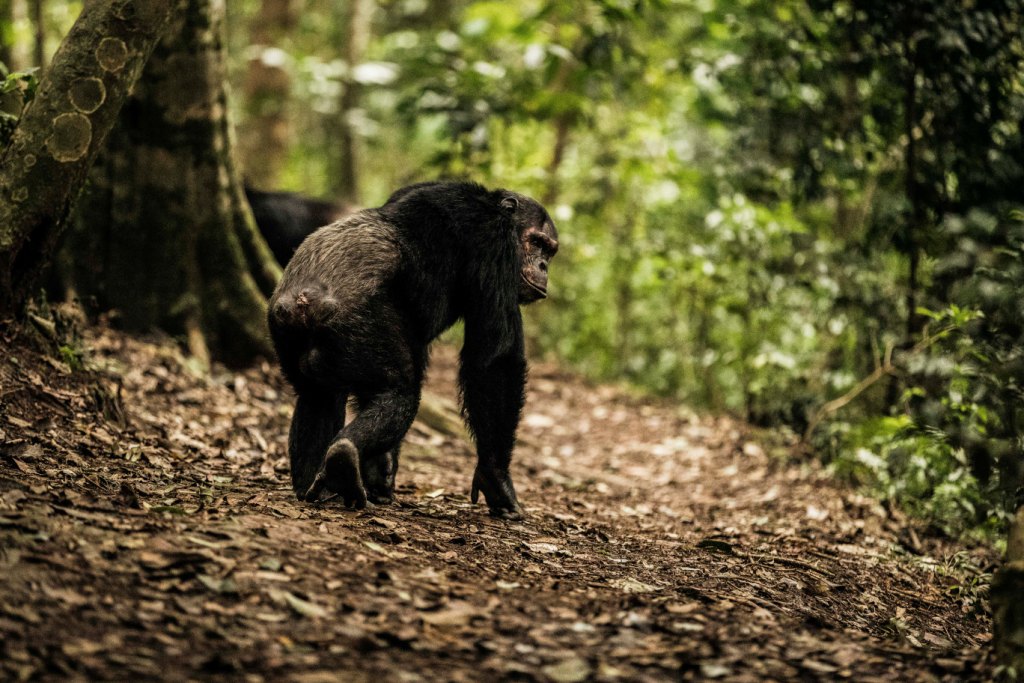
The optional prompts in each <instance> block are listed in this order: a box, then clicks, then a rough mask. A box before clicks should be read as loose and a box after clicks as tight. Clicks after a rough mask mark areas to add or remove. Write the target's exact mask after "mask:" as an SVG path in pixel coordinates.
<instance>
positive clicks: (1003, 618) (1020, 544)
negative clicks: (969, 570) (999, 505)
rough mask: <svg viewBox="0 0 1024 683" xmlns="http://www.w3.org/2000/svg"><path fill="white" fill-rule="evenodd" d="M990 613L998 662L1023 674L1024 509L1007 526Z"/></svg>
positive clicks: (993, 587) (993, 583) (994, 583)
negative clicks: (1008, 529)
mask: <svg viewBox="0 0 1024 683" xmlns="http://www.w3.org/2000/svg"><path fill="white" fill-rule="evenodd" d="M992 614H993V622H994V625H995V642H996V652H997V654H998V655H999V658H1000V660H1002V662H1003V663H1004V664H1005V665H1007V666H1010V667H1013V668H1014V669H1016V671H1017V675H1018V676H1019V675H1021V674H1024V507H1022V508H1021V509H1020V510H1018V511H1017V516H1016V517H1015V518H1014V521H1013V523H1012V524H1011V525H1010V535H1009V539H1008V541H1007V544H1006V562H1005V563H1004V564H1003V566H1002V567H1001V568H1000V569H999V571H998V572H997V573H996V576H995V578H994V580H993V581H992Z"/></svg>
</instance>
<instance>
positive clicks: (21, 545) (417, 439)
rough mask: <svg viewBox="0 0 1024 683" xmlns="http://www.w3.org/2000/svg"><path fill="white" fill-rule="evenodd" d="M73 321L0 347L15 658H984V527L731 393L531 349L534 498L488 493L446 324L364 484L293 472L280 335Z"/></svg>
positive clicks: (529, 671)
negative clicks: (821, 455) (827, 454)
mask: <svg viewBox="0 0 1024 683" xmlns="http://www.w3.org/2000/svg"><path fill="white" fill-rule="evenodd" d="M87 343H88V345H89V347H90V354H89V358H90V359H91V367H90V369H89V370H88V371H80V372H75V373H68V372H67V371H66V370H64V369H63V368H61V367H60V364H59V363H56V364H54V363H52V362H51V361H52V359H51V358H48V357H47V356H46V355H45V354H42V353H40V352H38V351H36V350H34V348H33V347H32V346H30V345H28V344H25V343H22V342H20V341H19V340H17V339H8V340H7V344H6V346H7V351H8V353H7V354H6V355H5V356H4V357H3V358H0V576H2V577H3V578H2V580H0V678H4V679H30V678H44V679H65V678H90V679H104V680H107V679H114V680H124V679H135V678H144V679H147V680H150V679H151V680H182V679H196V678H207V677H211V676H216V677H218V678H225V679H243V678H244V679H246V680H267V681H277V680H293V681H319V680H336V679H338V678H345V679H348V680H363V679H366V680H370V679H371V678H380V679H383V680H404V681H415V680H426V681H430V680H438V679H445V680H452V681H478V680H513V679H514V680H522V679H527V680H546V681H556V682H563V683H570V682H573V681H585V680H599V681H613V680H665V679H667V680H696V679H705V678H711V679H723V680H749V681H757V680H764V679H791V678H802V679H810V680H837V679H849V680H858V681H871V680H893V679H901V680H963V679H965V678H987V677H990V676H991V675H992V669H991V662H990V659H989V656H988V653H987V651H988V648H987V644H988V639H989V635H988V634H989V629H990V620H989V615H988V613H987V611H986V608H985V606H984V601H983V599H982V597H983V593H984V590H983V588H982V589H974V590H971V589H970V587H971V586H974V585H977V584H982V585H983V584H984V580H985V574H984V572H985V570H986V569H987V568H990V567H991V566H992V563H993V562H994V559H995V558H994V555H993V554H992V553H991V552H990V551H986V550H984V549H964V548H963V547H961V546H958V545H957V544H956V543H954V542H952V541H950V540H948V539H944V538H942V537H939V536H936V535H935V534H934V533H930V531H929V529H927V528H925V527H924V526H921V525H916V524H915V523H913V522H912V521H909V520H907V519H906V518H905V517H903V516H902V515H901V514H900V513H899V511H898V510H894V509H890V508H888V507H886V506H883V505H879V504H878V503H876V502H875V501H873V500H870V499H867V498H864V497H862V496H860V495H858V494H857V493H856V492H854V491H852V490H849V489H846V488H843V487H841V486H839V485H837V484H835V483H833V482H832V481H831V480H830V479H829V477H828V476H827V474H826V473H825V472H824V470H823V468H822V467H820V466H819V465H817V464H816V462H815V461H813V459H808V458H806V457H801V456H799V455H794V452H795V451H792V450H791V452H790V453H788V454H787V455H786V457H780V456H779V455H778V453H777V451H778V450H779V448H780V446H778V445H777V444H776V445H774V446H769V445H766V444H765V443H762V440H761V439H759V438H758V435H757V434H756V433H755V432H753V431H752V430H751V429H750V428H748V427H746V426H745V425H743V424H742V423H739V422H737V421H735V420H732V419H730V418H727V417H716V416H697V415H694V414H692V413H690V412H688V411H685V410H682V409H680V408H679V407H677V406H674V405H672V404H669V403H665V402H660V401H657V400H651V399H645V398H641V397H637V396H634V395H632V394H630V393H629V392H628V391H625V390H622V389H619V388H615V387H610V386H598V385H593V384H590V383H588V382H585V381H583V380H581V379H579V378H577V377H575V376H573V375H571V374H567V373H565V372H564V371H562V370H560V369H559V368H557V367H555V366H552V365H544V364H541V365H538V366H536V367H535V368H534V369H533V372H532V373H531V382H530V387H529V395H528V399H527V404H526V408H525V411H524V419H523V423H522V425H521V428H520V434H519V437H520V438H519V444H518V446H517V450H516V456H515V459H514V461H513V475H514V478H515V481H516V484H517V488H518V490H519V493H520V499H521V501H522V502H523V503H524V505H525V507H526V510H527V513H528V516H527V518H526V519H525V520H524V521H522V522H513V523H509V522H504V521H499V520H494V519H491V518H490V517H488V516H487V514H486V509H485V507H484V506H483V505H472V504H471V503H470V501H469V498H468V489H469V484H470V479H471V477H472V472H473V458H472V455H471V453H472V450H471V448H469V447H468V444H467V443H466V441H465V431H464V430H463V429H462V428H461V426H460V425H458V419H457V408H455V405H456V404H455V390H454V385H455V376H456V362H457V351H455V350H453V349H451V348H447V347H443V346H441V347H438V348H436V349H435V352H434V354H433V355H434V362H433V367H432V369H431V372H430V377H429V380H428V385H427V387H426V393H425V399H424V405H425V408H424V410H425V411H427V412H425V413H424V415H425V418H424V420H423V421H418V422H417V423H416V425H415V426H414V428H413V429H412V430H410V433H409V436H408V437H407V439H406V443H405V446H404V448H403V457H402V469H401V471H400V472H399V477H398V489H397V496H396V503H395V504H394V505H391V506H381V507H373V508H369V509H367V510H365V511H361V512H353V511H349V510H345V509H343V508H342V507H341V506H340V505H338V504H336V503H334V504H332V503H330V502H328V503H325V504H321V505H307V504H304V503H299V502H298V501H296V500H295V498H294V496H293V494H292V493H291V489H290V485H289V479H288V471H287V450H286V449H287V432H288V423H289V417H290V413H291V408H292V403H293V397H292V394H291V392H290V390H289V389H288V388H287V386H286V385H285V384H284V382H283V381H282V379H281V377H280V375H279V374H278V372H277V371H276V370H275V369H274V368H273V367H272V366H271V365H270V364H268V363H264V364H262V365H260V366H259V367H255V368H250V369H248V370H244V371H228V370H225V369H223V368H221V369H217V370H216V371H215V372H214V373H212V374H211V375H210V376H208V377H206V376H200V375H197V374H196V373H195V372H193V371H191V370H190V369H189V366H188V362H187V359H185V358H183V357H182V356H181V355H180V353H179V352H178V351H177V350H176V348H175V347H174V346H173V345H172V344H170V343H169V342H167V341H166V340H160V339H150V340H143V339H140V338H136V337H131V336H126V335H124V334H121V333H118V332H114V331H112V330H110V329H107V328H98V329H95V330H92V331H91V332H90V333H89V335H88V336H87ZM908 529H909V532H908ZM908 539H909V540H908Z"/></svg>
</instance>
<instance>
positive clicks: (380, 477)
mask: <svg viewBox="0 0 1024 683" xmlns="http://www.w3.org/2000/svg"><path fill="white" fill-rule="evenodd" d="M359 470H360V473H361V474H362V475H363V485H364V486H365V487H366V497H367V498H368V499H369V501H370V502H371V503H374V504H376V505H387V504H388V503H391V502H394V500H395V473H396V472H397V470H398V449H397V448H396V449H394V450H390V451H385V452H384V453H378V454H368V455H366V456H365V457H361V458H360V460H359Z"/></svg>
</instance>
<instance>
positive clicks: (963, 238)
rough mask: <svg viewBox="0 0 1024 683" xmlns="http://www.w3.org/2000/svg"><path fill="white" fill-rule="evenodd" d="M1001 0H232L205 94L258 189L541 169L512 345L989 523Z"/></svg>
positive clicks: (1017, 391) (1015, 56)
mask: <svg viewBox="0 0 1024 683" xmlns="http://www.w3.org/2000/svg"><path fill="white" fill-rule="evenodd" d="M1022 5H1024V2H1022V0H997V1H995V2H990V3H974V4H971V3H967V4H965V3H962V2H954V1H953V0H918V1H916V2H911V3H890V2H882V1H881V0H879V1H877V2H876V1H875V0H858V1H857V2H849V1H838V0H831V1H826V0H780V1H779V2H771V3H768V2H757V1H754V0H701V1H697V2H676V1H672V0H652V1H645V0H636V1H631V2H624V1H621V0H588V1H583V0H559V1H552V0H547V1H545V0H527V1H526V2H520V3H506V2H496V1H484V0H480V1H469V0H376V1H373V0H348V1H346V2H333V1H329V0H232V1H231V2H229V3H228V4H227V22H226V39H227V57H228V62H227V66H228V74H229V79H228V80H229V85H230V87H229V89H228V96H227V103H228V106H229V107H230V108H231V112H230V114H231V115H232V117H233V118H234V119H235V120H236V121H237V122H238V124H239V140H240V165H241V173H240V175H243V176H244V177H245V178H246V179H248V180H249V182H251V183H252V184H254V185H255V186H256V187H259V188H260V189H285V190H293V191H299V192H303V193H305V194H308V195H313V196H318V197H323V198H327V199H330V200H336V201H337V200H341V201H345V202H352V203H357V204H361V205H374V204H378V203H380V202H381V201H382V200H383V199H384V198H386V197H387V195H388V194H389V193H390V192H391V191H392V190H393V189H395V188H396V187H398V186H400V185H403V184H405V183H408V182H413V181H418V180H426V179H432V178H437V177H467V178H471V179H474V180H478V181H480V182H483V183H485V184H488V185H502V186H507V187H512V188H516V189H517V190H520V191H523V192H527V193H530V194H532V195H534V196H536V197H538V198H542V199H543V200H544V201H545V202H546V203H547V205H548V208H549V209H550V210H551V212H552V214H553V215H554V216H555V219H556V221H557V222H558V223H559V224H560V227H561V229H562V237H563V249H562V251H561V252H560V253H561V255H560V256H559V259H558V262H556V263H555V265H554V269H555V272H554V274H553V279H552V285H553V286H552V297H551V301H549V302H548V303H547V304H545V305H544V306H543V307H535V308H531V309H528V310H527V317H528V319H529V320H528V326H529V334H530V338H531V348H532V349H533V350H534V351H535V352H536V353H539V354H547V355H550V356H551V357H555V358H558V359H561V360H563V361H565V362H568V363H570V364H572V365H573V366H575V367H576V368H577V369H579V370H581V371H583V372H586V373H588V374H590V375H592V376H594V377H597V378H601V379H615V380H622V381H627V382H630V383H633V384H635V385H637V386H640V387H642V388H644V389H645V390H647V391H650V392H655V393H658V394H663V395H666V396H671V397H674V398H677V399H679V400H682V401H686V402H688V403H690V404H691V405H694V406H698V407H702V408H704V409H707V410H714V411H722V410H726V411H731V412H734V413H736V414H738V415H741V416H743V417H745V418H746V419H748V420H751V421H753V422H755V423H757V424H761V425H764V426H766V427H770V428H772V429H775V430H778V431H781V432H783V433H785V432H786V431H787V430H789V431H791V432H792V433H794V434H806V436H807V439H808V441H809V443H810V444H811V445H812V446H813V447H814V449H815V450H816V452H818V453H820V454H821V457H823V458H825V459H826V460H828V461H829V462H831V463H833V466H834V468H835V470H836V471H837V472H838V473H840V474H842V475H844V476H849V477H851V478H854V479H855V480H857V481H859V482H861V483H863V484H865V485H867V486H870V487H872V488H873V489H874V490H875V491H876V492H877V493H879V494H880V495H882V496H884V497H887V498H891V499H894V500H898V501H900V502H902V503H903V504H904V505H905V506H907V507H909V508H910V509H912V510H914V511H916V512H918V513H920V514H923V515H925V516H928V517H930V518H931V519H933V520H934V521H935V522H936V523H937V524H938V525H940V526H942V527H944V528H946V529H949V530H951V531H964V530H985V529H988V530H992V529H1002V528H1004V527H1005V524H1006V523H1007V521H1008V520H1009V518H1010V515H1011V514H1012V511H1013V510H1014V509H1015V508H1016V506H1017V505H1018V503H1019V494H1020V491H1021V486H1022V484H1024V443H1022V439H1021V436H1020V428H1021V423H1022V420H1024V413H1022V411H1024V408H1022V407H1021V406H1022V405H1024V402H1022V401H1021V398H1022V396H1021V381H1022V374H1024V359H1022V344H1024V339H1022V334H1024V330H1022V327H1021V325H1022V322H1021V321H1022V320H1024V309H1022V307H1021V306H1022V304H1021V302H1022V301H1024V296H1022V295H1024V292H1022V291H1021V290H1022V287H1024V266H1022V260H1021V259H1022V257H1024V253H1022V250H1024V222H1022V221H1024V214H1022V213H1021V209H1022V192H1021V187H1024V183H1022V181H1024V144H1022V143H1024V140H1022V131H1024V101H1022V98H1024V85H1022V83H1024V79H1022V76H1024V36H1022V30H1024V29H1022V27H1024V8H1022ZM79 7H80V3H76V2H66V1H64V0H34V1H33V2H29V1H28V0H7V2H3V3H0V13H2V16H3V20H2V23H0V28H2V33H3V35H4V36H5V45H8V43H7V39H8V37H9V39H10V41H11V42H10V43H9V45H10V46H12V47H8V48H7V50H6V52H4V58H5V59H6V58H9V59H10V60H11V65H12V66H15V67H17V68H18V69H23V68H28V67H29V66H32V65H33V64H34V62H33V57H32V55H33V54H34V50H35V49H36V48H35V47H33V46H42V48H41V49H42V50H43V59H44V60H45V59H47V58H48V55H49V52H50V51H52V49H53V48H54V47H55V44H56V40H57V39H59V37H60V36H61V35H63V33H64V32H66V30H67V27H68V25H69V23H70V21H71V20H73V18H74V16H75V15H76V13H77V11H78V9H79ZM37 12H41V13H42V16H43V19H44V21H43V26H42V29H41V30H37V29H38V28H39V24H38V23H34V22H33V20H32V17H33V16H35V13H37ZM37 35H41V36H42V40H40V39H39V38H38V37H37ZM35 61H39V59H38V58H37V59H35ZM180 75H181V77H182V78H183V79H184V80H186V82H187V81H188V80H189V79H196V82H198V79H199V76H198V75H196V74H192V73H190V72H184V73H182V74H180ZM10 87H12V88H18V87H20V86H18V85H17V84H15V85H12V86H10ZM96 185H97V187H100V183H98V182H97V183H96ZM139 191H140V192H141V189H140V190H139ZM232 192H233V190H232ZM235 194H237V193H235ZM232 196H234V194H233V195H232ZM179 332H180V328H179Z"/></svg>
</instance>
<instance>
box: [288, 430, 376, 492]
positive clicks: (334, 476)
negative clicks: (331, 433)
mask: <svg viewBox="0 0 1024 683" xmlns="http://www.w3.org/2000/svg"><path fill="white" fill-rule="evenodd" d="M324 489H327V490H328V491H333V492H335V493H337V494H339V495H340V496H341V499H342V500H343V501H344V502H345V505H346V506H347V507H354V508H356V509H362V508H364V507H366V490H365V489H364V488H363V480H362V477H361V476H360V474H359V452H358V451H357V450H356V447H355V445H354V444H353V443H352V442H351V441H349V440H348V439H341V440H339V441H336V442H334V443H333V444H331V447H330V448H328V449H327V455H325V456H324V464H323V465H321V466H320V471H319V472H317V473H316V479H314V480H313V483H312V485H310V487H309V490H308V491H306V495H305V496H303V498H305V500H306V502H308V503H315V502H316V501H317V500H318V499H319V498H320V494H321V493H322V492H323V491H324Z"/></svg>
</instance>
